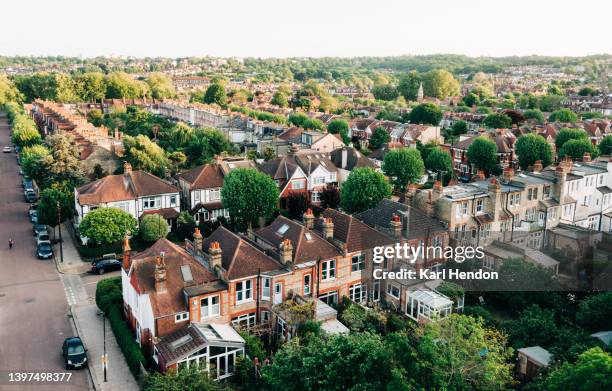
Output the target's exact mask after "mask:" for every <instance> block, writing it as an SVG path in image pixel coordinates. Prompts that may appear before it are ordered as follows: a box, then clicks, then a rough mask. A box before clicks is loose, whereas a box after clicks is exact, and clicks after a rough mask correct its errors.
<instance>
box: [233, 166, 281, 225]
mask: <svg viewBox="0 0 612 391" xmlns="http://www.w3.org/2000/svg"><path fill="white" fill-rule="evenodd" d="M278 195H279V194H278V188H277V187H276V183H274V181H273V180H272V178H270V177H269V176H267V175H266V174H264V173H262V172H259V171H256V170H253V169H246V168H238V169H235V170H233V171H231V172H230V173H229V174H228V175H227V176H226V177H225V179H224V181H223V188H222V189H221V198H222V199H223V206H224V207H225V208H227V209H228V211H229V214H230V216H231V218H232V220H233V221H235V222H236V223H237V224H238V225H239V226H240V227H242V228H244V227H246V226H247V225H248V224H251V225H252V226H258V224H259V219H260V218H263V219H264V220H268V219H269V218H270V217H272V214H273V213H274V211H275V210H276V204H277V202H278Z"/></svg>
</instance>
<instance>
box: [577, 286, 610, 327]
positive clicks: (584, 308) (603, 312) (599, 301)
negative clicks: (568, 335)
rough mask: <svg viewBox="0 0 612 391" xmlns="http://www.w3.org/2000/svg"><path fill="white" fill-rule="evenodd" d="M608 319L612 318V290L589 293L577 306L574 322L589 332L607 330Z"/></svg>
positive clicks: (608, 325)
mask: <svg viewBox="0 0 612 391" xmlns="http://www.w3.org/2000/svg"><path fill="white" fill-rule="evenodd" d="M610 319H612V292H601V293H597V294H593V295H590V296H588V297H587V298H585V299H584V300H582V301H581V302H580V304H579V306H578V312H577V313H576V322H577V323H578V324H579V325H580V326H582V327H584V328H585V329H587V330H589V331H591V332H597V331H605V330H609V329H610Z"/></svg>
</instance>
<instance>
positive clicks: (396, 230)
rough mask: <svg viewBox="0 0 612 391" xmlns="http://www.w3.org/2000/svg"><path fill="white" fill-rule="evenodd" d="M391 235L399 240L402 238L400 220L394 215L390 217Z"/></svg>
mask: <svg viewBox="0 0 612 391" xmlns="http://www.w3.org/2000/svg"><path fill="white" fill-rule="evenodd" d="M390 226H391V233H392V235H393V237H394V238H396V239H400V238H401V237H402V220H401V219H400V217H399V216H398V215H396V214H394V215H393V217H391V224H390Z"/></svg>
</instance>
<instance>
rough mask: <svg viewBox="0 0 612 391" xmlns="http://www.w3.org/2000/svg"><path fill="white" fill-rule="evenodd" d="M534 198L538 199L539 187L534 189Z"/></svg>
mask: <svg viewBox="0 0 612 391" xmlns="http://www.w3.org/2000/svg"><path fill="white" fill-rule="evenodd" d="M533 199H534V200H537V199H538V188H537V187H536V188H535V189H533Z"/></svg>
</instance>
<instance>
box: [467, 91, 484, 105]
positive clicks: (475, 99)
mask: <svg viewBox="0 0 612 391" xmlns="http://www.w3.org/2000/svg"><path fill="white" fill-rule="evenodd" d="M463 103H465V105H466V106H467V107H472V106H478V105H479V104H480V97H479V96H478V95H476V94H474V93H473V92H470V93H469V94H467V95H466V96H464V97H463Z"/></svg>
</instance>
